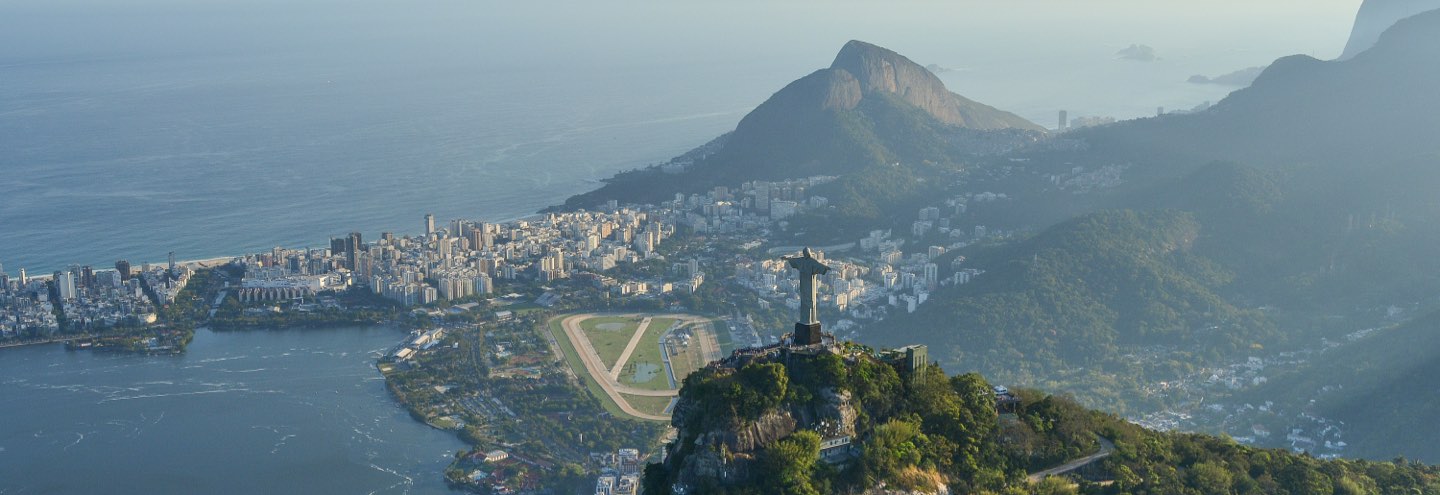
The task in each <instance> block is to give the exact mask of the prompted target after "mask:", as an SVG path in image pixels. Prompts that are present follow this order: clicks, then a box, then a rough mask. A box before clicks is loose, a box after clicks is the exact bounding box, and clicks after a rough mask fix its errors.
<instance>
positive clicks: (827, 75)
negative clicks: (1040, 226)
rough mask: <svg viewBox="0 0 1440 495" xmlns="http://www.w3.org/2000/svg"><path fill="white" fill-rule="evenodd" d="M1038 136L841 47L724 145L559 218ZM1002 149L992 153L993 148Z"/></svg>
mask: <svg viewBox="0 0 1440 495" xmlns="http://www.w3.org/2000/svg"><path fill="white" fill-rule="evenodd" d="M1044 132H1045V129H1044V128H1043V127H1041V126H1039V125H1036V124H1034V123H1032V122H1029V121H1027V120H1025V119H1023V118H1020V117H1019V116H1016V115H1015V114H1012V113H1009V112H1005V111H1002V110H999V109H996V108H994V107H991V106H989V105H985V104H982V103H978V102H976V101H973V100H970V99H967V98H965V97H962V96H960V95H957V94H955V93H952V92H950V90H949V89H948V88H946V87H945V84H944V83H943V82H941V81H940V78H938V77H936V76H935V74H933V73H931V72H930V71H929V70H927V69H926V68H924V67H922V66H920V65H919V64H916V63H915V62H913V61H911V60H910V59H908V58H906V57H904V56H903V55H900V54H898V53H895V52H893V51H891V50H887V49H885V48H881V47H878V46H875V45H872V44H869V43H865V42H862V41H851V42H849V43H846V44H845V46H844V47H843V48H841V50H840V52H839V53H838V54H837V55H836V57H835V60H834V62H833V63H832V64H831V65H830V67H827V68H824V69H820V70H817V71H815V72H812V73H810V74H809V75H806V76H805V77H802V78H800V79H797V80H795V81H794V82H791V83H790V84H788V85H786V86H785V87H784V88H782V89H780V91H777V92H776V93H775V94H774V95H771V96H770V98H768V99H766V100H765V102H763V103H761V104H760V105H759V106H758V107H756V108H755V110H753V111H751V112H750V113H749V114H747V115H746V116H745V117H744V118H743V119H741V120H740V123H739V124H738V125H737V126H736V127H735V131H734V132H731V133H730V134H729V135H728V136H727V137H726V138H725V139H724V140H723V141H720V142H718V143H712V144H707V145H706V146H702V147H701V148H699V149H697V150H695V151H694V152H691V153H687V154H686V155H682V156H680V157H677V158H676V159H674V160H671V161H670V162H669V163H666V164H664V165H662V166H657V167H653V168H649V169H643V170H639V171H633V172H629V173H624V174H620V175H617V176H615V177H613V178H611V179H609V180H607V181H606V185H605V186H604V187H602V188H601V189H599V190H597V191H593V192H590V193H586V194H582V195H579V196H575V197H572V198H570V199H569V200H568V201H566V205H565V207H566V208H591V207H594V206H595V205H596V204H599V203H603V202H604V201H605V200H609V199H617V200H620V201H622V202H624V201H634V202H654V201H662V200H664V199H667V198H669V197H671V196H672V195H673V194H674V193H676V192H692V191H700V190H705V189H708V188H710V187H712V186H716V185H732V186H733V185H738V183H739V182H742V181H746V180H754V179H763V180H775V179H783V178H797V177H808V176H814V175H844V174H847V173H854V172H859V171H864V170H867V169H869V168H873V167H875V166H879V165H887V164H893V163H896V162H899V163H903V164H918V163H938V164H954V163H958V162H962V161H964V160H965V159H967V158H969V157H972V156H974V155H993V154H995V153H996V152H997V149H999V150H1000V151H1004V150H1007V149H1008V148H1007V147H1006V144H1005V143H1014V146H1019V145H1022V144H1024V143H1028V142H1031V141H1033V140H1035V139H1037V138H1038V136H1040V135H1042V134H1043V133H1044ZM997 143H999V144H997Z"/></svg>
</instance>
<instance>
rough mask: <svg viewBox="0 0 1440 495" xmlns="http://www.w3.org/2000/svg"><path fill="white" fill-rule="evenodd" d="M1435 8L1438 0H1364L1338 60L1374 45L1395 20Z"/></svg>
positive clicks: (1438, 2)
mask: <svg viewBox="0 0 1440 495" xmlns="http://www.w3.org/2000/svg"><path fill="white" fill-rule="evenodd" d="M1435 9H1440V0H1365V2H1364V3H1362V4H1361V5H1360V11H1359V12H1357V13H1356V14H1355V26H1354V27H1353V28H1351V29H1350V41H1348V42H1346V43H1345V51H1344V53H1341V54H1340V58H1339V60H1348V59H1350V58H1353V57H1354V56H1355V55H1357V54H1359V53H1360V52H1363V51H1365V50H1368V49H1370V47H1372V46H1375V42H1376V41H1377V40H1379V39H1380V34H1381V33H1384V32H1385V30H1387V29H1390V26H1393V25H1395V22H1396V21H1399V20H1401V19H1404V18H1406V17H1410V16H1413V15H1415V14H1419V13H1421V12H1425V11H1429V10H1435Z"/></svg>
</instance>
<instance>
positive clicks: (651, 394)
mask: <svg viewBox="0 0 1440 495" xmlns="http://www.w3.org/2000/svg"><path fill="white" fill-rule="evenodd" d="M548 327H549V329H550V332H551V334H552V335H554V337H555V339H556V341H557V343H559V344H560V350H561V351H562V352H563V353H564V354H565V356H564V358H565V361H566V363H568V364H569V365H570V367H571V368H572V369H574V370H575V372H576V374H577V375H579V376H581V377H582V380H583V381H584V382H585V385H586V388H587V389H589V390H590V391H591V393H593V394H594V395H595V396H596V397H598V398H600V399H601V402H603V403H605V409H606V410H608V411H610V412H611V413H615V414H620V415H625V416H630V417H634V418H639V419H645V420H652V421H668V420H669V414H668V412H667V411H665V409H666V408H667V406H668V405H669V404H670V400H671V399H672V398H674V397H675V396H676V395H678V393H679V390H678V387H679V384H680V383H682V382H683V380H684V378H685V376H687V375H689V374H690V373H692V372H694V371H695V370H696V369H699V368H700V367H703V366H704V364H705V363H706V362H708V361H706V360H705V357H706V356H712V358H718V357H719V352H718V349H719V347H718V344H717V343H716V338H715V333H714V331H713V329H712V328H711V320H710V319H709V318H705V317H700V316H694V315H685V314H638V313H634V314H575V315H565V316H559V317H556V318H555V319H552V320H551V321H550V322H549V325H548Z"/></svg>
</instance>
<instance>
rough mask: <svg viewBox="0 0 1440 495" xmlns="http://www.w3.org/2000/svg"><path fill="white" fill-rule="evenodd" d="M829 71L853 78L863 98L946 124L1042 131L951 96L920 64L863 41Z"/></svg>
mask: <svg viewBox="0 0 1440 495" xmlns="http://www.w3.org/2000/svg"><path fill="white" fill-rule="evenodd" d="M829 70H830V71H843V72H845V73H848V74H849V75H851V76H854V78H855V80H856V81H858V82H859V85H860V89H861V92H862V94H864V95H876V94H890V95H894V96H897V97H899V98H900V99H901V100H903V101H904V102H906V103H909V104H911V105H914V106H916V107H919V108H920V109H922V110H924V111H925V112H926V113H929V114H930V115H931V116H933V117H935V119H936V120H939V121H940V122H943V123H946V124H951V125H958V126H963V127H969V128H972V129H1006V128H1021V129H1030V130H1037V131H1038V130H1044V129H1043V128H1041V127H1040V126H1037V125H1035V124H1034V123H1032V122H1030V121H1027V120H1025V119H1022V118H1020V117H1019V116H1016V115H1014V114H1011V113H1008V112H1004V111H1001V110H997V109H995V108H994V107H990V106H988V105H984V104H981V103H978V102H975V101H972V100H969V99H967V98H964V97H962V96H960V95H957V94H955V93H951V92H950V90H949V89H947V88H946V87H945V83H943V82H941V81H940V78H939V77H936V76H935V74H934V73H931V72H930V70H928V69H926V68H925V67H923V66H921V65H920V64H917V63H915V62H914V61H912V60H910V59H909V58H907V57H905V56H904V55H901V54H899V53H896V52H894V51H893V50H890V49H887V48H884V47H881V46H878V45H874V44H870V43H866V42H864V41H859V40H850V41H849V42H848V43H845V46H843V47H841V48H840V53H838V54H836V55H835V61H834V62H832V63H831V64H830V69H829Z"/></svg>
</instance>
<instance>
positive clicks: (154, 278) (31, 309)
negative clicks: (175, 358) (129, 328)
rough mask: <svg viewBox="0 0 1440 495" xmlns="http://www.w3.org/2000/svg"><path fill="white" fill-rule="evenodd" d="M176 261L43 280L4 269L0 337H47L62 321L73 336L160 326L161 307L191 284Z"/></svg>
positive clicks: (71, 271)
mask: <svg viewBox="0 0 1440 495" xmlns="http://www.w3.org/2000/svg"><path fill="white" fill-rule="evenodd" d="M173 258H174V255H173V254H172V255H171V259H172V261H171V262H170V264H169V265H167V266H151V265H150V264H148V263H147V264H145V265H142V266H141V267H140V269H139V271H136V270H135V269H134V268H133V267H131V266H130V263H129V262H126V261H119V262H117V263H115V268H114V269H108V268H107V269H98V270H97V269H95V268H93V267H91V266H80V265H71V266H69V267H67V268H66V269H64V270H59V271H56V272H54V273H52V274H50V275H44V276H38V277H34V276H30V275H28V274H27V273H26V272H25V270H24V269H23V268H22V269H21V270H20V272H19V276H18V277H17V278H11V277H10V276H9V275H8V274H7V273H6V272H5V271H4V268H3V266H0V339H12V338H20V337H31V338H43V337H46V336H49V335H51V334H53V333H55V332H57V331H59V330H61V328H60V327H61V323H62V321H63V322H64V325H65V326H66V328H65V330H67V331H73V332H86V331H92V330H100V329H105V328H110V327H114V326H116V325H136V326H140V325H147V324H150V323H154V322H155V320H156V315H155V313H156V310H155V308H156V304H157V303H158V304H161V305H164V304H169V303H171V302H174V300H175V297H176V295H178V294H179V293H180V290H181V289H183V288H184V287H185V285H186V283H188V282H189V280H190V275H191V273H192V272H191V270H190V269H189V268H188V267H184V266H178V265H176V264H175V263H174V261H173ZM57 309H58V311H57ZM61 315H63V316H64V319H63V320H62V319H61V318H60V316H61Z"/></svg>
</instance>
